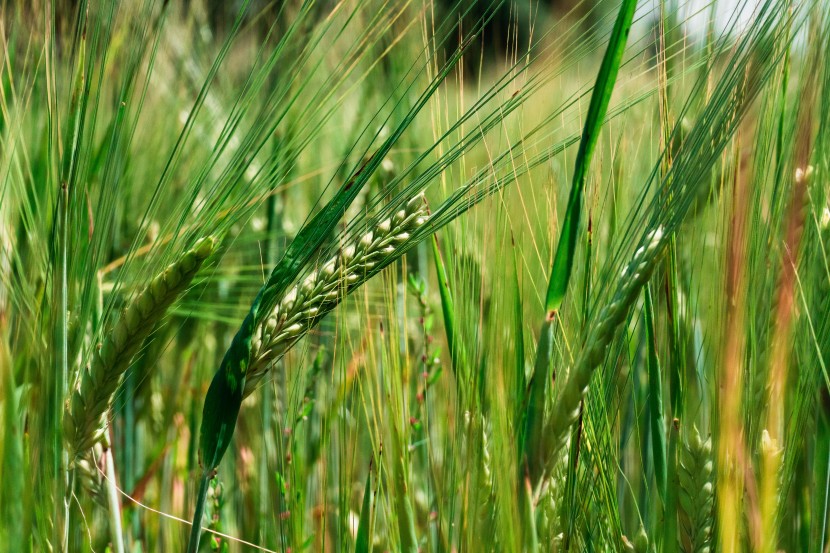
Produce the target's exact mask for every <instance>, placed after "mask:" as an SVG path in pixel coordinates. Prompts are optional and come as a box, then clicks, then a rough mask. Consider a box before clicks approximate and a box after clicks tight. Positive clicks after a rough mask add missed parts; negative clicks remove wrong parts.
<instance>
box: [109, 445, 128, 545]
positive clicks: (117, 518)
mask: <svg viewBox="0 0 830 553" xmlns="http://www.w3.org/2000/svg"><path fill="white" fill-rule="evenodd" d="M109 442H110V440H109V439H108V440H107V443H105V444H104V464H105V466H106V471H107V477H106V481H107V507H108V508H109V517H110V532H111V534H112V545H113V547H114V549H115V553H124V530H123V528H122V525H121V498H120V496H119V494H118V486H117V484H116V476H115V459H114V457H113V455H112V447H111V444H110V443H109Z"/></svg>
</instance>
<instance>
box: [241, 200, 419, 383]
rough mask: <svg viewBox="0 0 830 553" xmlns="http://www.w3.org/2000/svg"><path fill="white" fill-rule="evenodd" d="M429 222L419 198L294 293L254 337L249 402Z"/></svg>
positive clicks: (248, 376) (325, 265) (248, 378)
mask: <svg viewBox="0 0 830 553" xmlns="http://www.w3.org/2000/svg"><path fill="white" fill-rule="evenodd" d="M426 218H427V210H426V202H425V201H424V196H423V194H419V195H417V196H415V197H414V198H413V199H411V200H409V201H408V202H407V203H406V205H405V206H403V207H402V208H401V209H399V210H398V211H397V212H395V214H394V215H393V216H392V217H390V218H388V219H385V220H383V221H381V222H380V223H378V224H377V225H376V226H375V228H374V229H373V230H371V231H369V232H367V233H366V234H364V235H363V236H361V237H360V238H358V239H357V240H355V242H354V243H351V244H348V245H346V246H345V247H343V248H342V249H341V250H340V253H339V254H338V255H336V256H334V257H332V258H331V259H329V260H328V261H326V262H325V263H322V264H321V265H320V266H319V269H317V270H316V271H314V272H313V273H311V274H310V275H308V276H307V277H305V279H304V280H303V281H302V282H300V283H299V284H297V285H295V286H293V287H292V288H290V289H289V290H288V292H286V293H285V295H284V296H283V298H282V300H281V301H280V302H279V303H278V304H277V306H276V307H275V308H274V309H273V310H272V311H271V313H270V314H269V315H268V316H267V317H265V318H264V320H263V321H262V322H260V323H259V325H258V327H257V329H256V331H255V332H254V338H253V340H252V343H251V363H250V365H249V366H248V371H247V374H246V376H245V396H248V395H250V394H251V393H252V392H253V391H254V390H255V389H256V387H257V385H258V384H259V383H260V381H261V380H262V378H263V377H264V376H265V375H266V374H267V373H268V371H269V370H270V368H271V366H272V365H273V363H274V362H275V361H277V360H278V359H280V358H281V357H282V356H283V355H284V354H285V352H286V351H288V350H289V349H290V348H291V346H293V345H294V344H295V343H296V342H297V340H299V339H300V338H301V337H302V336H303V335H305V333H306V332H308V330H309V329H310V328H311V327H313V326H314V325H315V324H316V323H317V321H319V320H320V318H321V317H322V316H323V315H325V314H326V313H328V312H329V311H331V310H332V309H334V308H335V307H336V306H337V304H338V303H339V302H340V300H341V299H342V298H343V297H344V296H345V295H347V294H348V293H349V292H351V291H352V290H354V289H355V288H357V287H358V286H360V285H361V284H362V283H363V282H365V281H366V278H367V277H368V276H370V275H371V274H372V271H373V269H375V268H376V267H378V266H380V265H382V264H383V263H384V262H385V261H386V260H387V259H388V257H390V256H393V255H394V254H395V253H396V252H397V250H398V248H400V246H401V245H402V244H404V243H405V242H406V241H407V240H409V237H410V236H411V235H412V233H413V232H414V231H415V230H416V229H418V227H420V226H422V225H423V224H424V223H425V222H426Z"/></svg>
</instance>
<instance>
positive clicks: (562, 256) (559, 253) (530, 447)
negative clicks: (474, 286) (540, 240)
mask: <svg viewBox="0 0 830 553" xmlns="http://www.w3.org/2000/svg"><path fill="white" fill-rule="evenodd" d="M636 7H637V2H636V1H635V0H623V3H622V5H621V6H620V11H619V13H618V14H617V20H616V22H615V23H614V30H613V31H612V33H611V38H610V40H609V42H608V48H607V49H606V51H605V56H604V57H603V59H602V64H601V65H600V69H599V73H598V74H597V80H596V83H595V84H594V92H593V94H592V95H591V103H590V105H589V107H588V116H587V118H586V120H585V127H584V129H583V131H582V138H581V140H580V142H579V150H578V151H577V154H576V164H575V166H574V174H573V181H572V183H571V191H570V195H569V197H568V206H567V210H566V212H565V219H564V221H563V223H562V233H561V234H560V235H559V243H558V245H557V247H556V254H555V256H554V260H553V267H552V269H551V274H550V281H549V282H548V291H547V296H546V300H545V310H546V315H545V320H544V322H543V323H542V330H541V332H540V336H539V346H538V348H537V352H536V363H535V365H534V370H533V376H532V377H531V379H530V395H529V398H528V408H527V416H526V419H525V428H524V434H525V439H524V444H525V448H524V453H525V456H526V457H527V462H528V471H529V472H530V474H531V477H532V478H531V480H532V481H534V482H535V481H536V480H537V476H538V474H540V472H541V471H542V470H543V469H542V467H543V464H544V463H543V461H542V460H541V459H540V458H539V447H538V446H539V444H540V443H541V439H540V435H541V431H542V424H543V418H544V407H545V403H544V399H545V397H546V396H547V388H548V383H549V382H548V381H549V380H550V377H549V375H550V363H551V359H552V356H553V355H552V354H553V343H554V335H553V333H554V328H553V322H554V320H555V318H556V313H557V312H558V311H559V308H560V307H561V306H562V301H563V300H564V298H565V292H566V290H567V288H568V282H569V281H570V279H571V272H572V270H573V260H574V252H575V251H576V240H577V232H578V229H579V219H580V214H581V209H582V197H583V194H584V190H585V178H586V175H587V174H588V168H589V167H590V164H591V158H592V156H593V153H594V148H595V147H596V143H597V137H598V136H599V131H600V128H601V127H602V123H603V122H604V120H605V114H606V112H607V111H608V104H609V102H610V101H611V93H612V92H613V90H614V84H615V83H616V80H617V73H618V72H619V68H620V62H621V61H622V56H623V52H624V51H625V43H626V40H627V39H628V33H629V31H630V30H631V22H632V20H633V18H634V9H635V8H636Z"/></svg>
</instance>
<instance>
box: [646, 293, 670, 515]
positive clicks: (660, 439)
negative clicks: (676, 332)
mask: <svg viewBox="0 0 830 553" xmlns="http://www.w3.org/2000/svg"><path fill="white" fill-rule="evenodd" d="M644 295H645V299H646V301H645V314H646V342H647V344H646V349H647V350H648V400H647V404H648V415H649V424H650V429H651V432H650V436H651V455H652V459H654V479H655V481H656V484H657V491H658V493H659V494H660V500H661V502H662V503H663V507H665V503H666V491H667V490H666V487H667V474H666V472H667V471H666V425H665V421H664V418H663V375H662V373H661V370H660V361H659V359H658V358H657V336H656V334H655V330H654V302H653V300H652V294H651V286H650V285H648V284H647V285H646V286H645V288H644Z"/></svg>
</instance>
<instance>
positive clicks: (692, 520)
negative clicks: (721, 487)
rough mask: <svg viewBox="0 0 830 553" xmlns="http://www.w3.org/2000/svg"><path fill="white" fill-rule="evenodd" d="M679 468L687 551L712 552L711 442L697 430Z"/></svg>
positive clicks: (681, 457) (682, 450) (712, 483)
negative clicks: (703, 437) (702, 437)
mask: <svg viewBox="0 0 830 553" xmlns="http://www.w3.org/2000/svg"><path fill="white" fill-rule="evenodd" d="M678 468H679V470H678V478H679V480H680V490H679V494H678V499H679V502H680V520H681V528H682V529H683V533H682V536H683V540H682V542H683V550H684V551H685V552H686V553H708V552H709V551H711V549H712V519H713V508H714V502H715V493H714V492H715V490H714V482H713V480H712V474H713V472H714V471H713V465H712V441H711V439H709V440H706V441H703V440H702V439H701V438H700V434H699V433H698V431H697V429H696V428H695V429H694V431H693V432H692V436H691V439H690V440H689V441H687V442H685V443H684V444H683V447H682V448H681V450H680V466H679V467H678Z"/></svg>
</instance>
